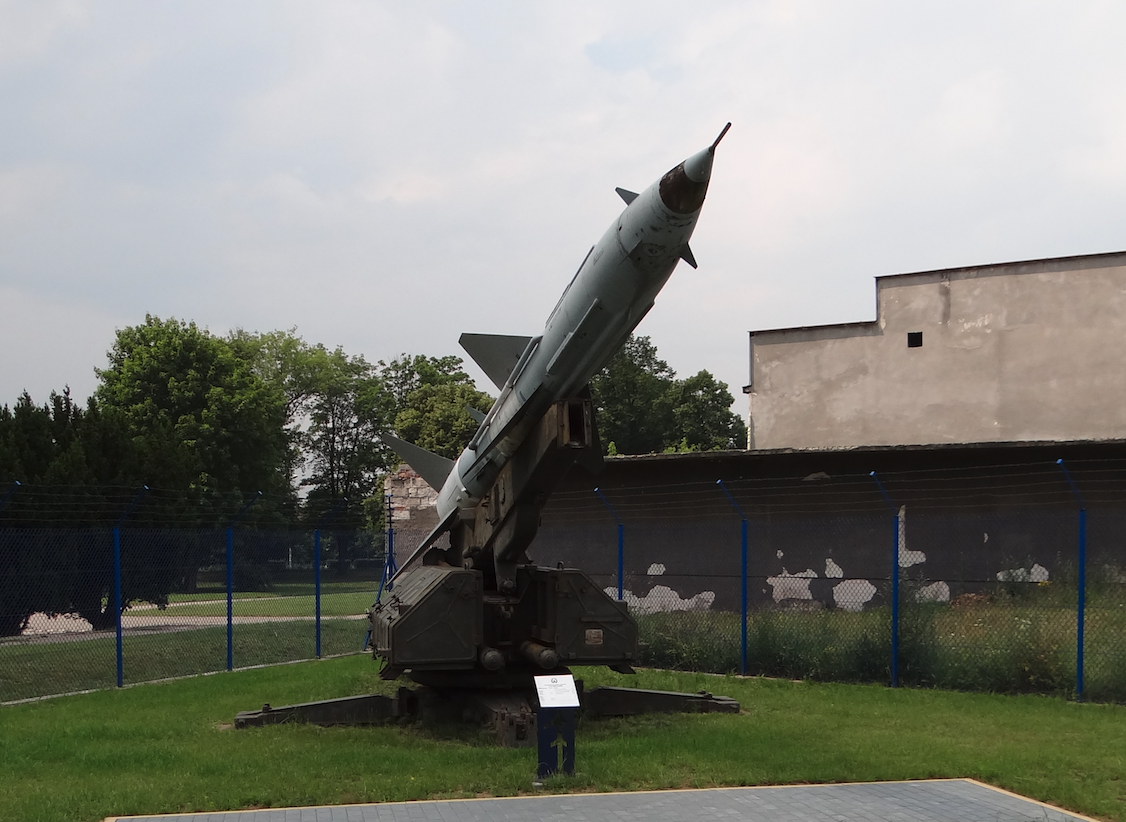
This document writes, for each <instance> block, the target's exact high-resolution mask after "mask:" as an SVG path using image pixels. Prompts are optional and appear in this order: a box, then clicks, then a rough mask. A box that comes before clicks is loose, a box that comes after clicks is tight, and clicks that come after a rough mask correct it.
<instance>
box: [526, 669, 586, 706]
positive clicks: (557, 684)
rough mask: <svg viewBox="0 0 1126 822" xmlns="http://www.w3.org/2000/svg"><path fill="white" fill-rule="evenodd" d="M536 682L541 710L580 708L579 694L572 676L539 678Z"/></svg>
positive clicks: (551, 675)
mask: <svg viewBox="0 0 1126 822" xmlns="http://www.w3.org/2000/svg"><path fill="white" fill-rule="evenodd" d="M535 680H536V695H537V696H539V698H540V707H541V708H577V707H579V692H578V690H576V688H575V678H574V677H573V676H571V675H570V674H549V675H547V676H537V677H536V678H535Z"/></svg>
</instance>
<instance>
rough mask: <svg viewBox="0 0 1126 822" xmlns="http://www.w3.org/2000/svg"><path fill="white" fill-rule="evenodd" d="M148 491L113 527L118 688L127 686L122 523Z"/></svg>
mask: <svg viewBox="0 0 1126 822" xmlns="http://www.w3.org/2000/svg"><path fill="white" fill-rule="evenodd" d="M148 490H149V487H148V486H147V485H142V486H141V490H140V491H139V492H138V494H137V496H135V497H133V501H132V502H131V503H129V507H128V508H126V509H125V513H123V514H122V515H121V517H120V518H119V519H118V520H117V524H116V525H114V526H113V604H114V608H115V610H116V612H117V614H116V618H115V619H114V622H115V624H116V629H117V630H116V633H117V687H118V688H120V687H121V686H122V685H124V684H125V655H124V653H123V648H122V644H121V610H122V609H121V604H122V603H121V523H123V522H124V521H125V518H126V517H127V516H129V514H130V513H132V511H133V509H134V508H136V507H137V503H138V502H140V501H141V497H143V496H144V495H145V492H146V491H148Z"/></svg>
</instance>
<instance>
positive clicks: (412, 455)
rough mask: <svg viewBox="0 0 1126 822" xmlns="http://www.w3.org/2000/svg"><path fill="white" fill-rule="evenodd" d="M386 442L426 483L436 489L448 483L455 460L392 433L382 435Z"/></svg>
mask: <svg viewBox="0 0 1126 822" xmlns="http://www.w3.org/2000/svg"><path fill="white" fill-rule="evenodd" d="M382 440H383V442H384V444H386V445H387V447H388V448H390V449H391V450H392V451H394V452H395V453H396V454H398V455H399V456H400V457H402V460H403V462H405V463H406V464H407V465H409V466H410V467H411V468H413V469H414V470H415V471H416V472H417V473H418V475H419V476H420V477H422V478H423V479H424V480H426V484H427V485H429V486H430V487H431V488H433V489H434V490H435V491H440V490H442V486H443V485H445V484H446V477H448V476H449V475H450V471H452V470H453V467H454V461H453V460H451V459H446V458H445V457H443V456H441V455H440V454H434V453H432V452H430V451H427V450H426V449H425V448H419V447H418V446H417V445H412V444H411V443H409V442H407V441H406V440H401V439H399V438H398V437H393V436H391V435H390V434H384V435H383V436H382Z"/></svg>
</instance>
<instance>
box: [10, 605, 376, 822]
mask: <svg viewBox="0 0 1126 822" xmlns="http://www.w3.org/2000/svg"><path fill="white" fill-rule="evenodd" d="M366 631H367V623H366V622H362V621H358V620H351V619H348V620H345V619H325V620H323V621H322V622H321V654H322V656H332V655H335V654H345V653H351V652H355V651H359V650H360V649H361V648H362V647H363V643H364V634H365V633H366ZM233 633H234V649H233V654H232V655H233V662H234V666H235V667H236V668H245V667H249V666H251V665H268V664H271V663H276V662H288V661H290V660H294V659H311V658H312V657H314V656H315V655H316V634H315V626H314V624H313V623H312V622H311V621H307V622H271V623H266V624H258V625H235V626H234V632H233ZM122 660H123V666H122V667H123V673H124V677H125V681H126V682H127V683H133V682H145V681H148V680H152V679H164V678H167V677H176V676H188V675H191V674H202V673H208V672H210V671H222V670H223V669H224V668H226V665H227V627H226V625H215V626H212V627H208V628H199V629H196V630H191V631H177V632H175V633H151V634H133V635H127V636H126V637H125V639H124V641H123V642H122ZM116 682H117V657H116V647H115V640H114V637H113V636H112V635H108V636H101V637H99V638H97V639H83V640H74V641H70V642H50V643H43V644H29V645H10V646H6V647H4V648H3V649H0V702H6V701H11V700H16V699H28V698H31V697H36V696H42V695H43V694H52V693H55V694H58V693H71V692H73V691H82V690H87V689H90V688H112V687H113V686H114V684H115V683H116ZM3 710H4V708H2V707H0V711H3ZM3 818H4V817H3V816H0V819H3Z"/></svg>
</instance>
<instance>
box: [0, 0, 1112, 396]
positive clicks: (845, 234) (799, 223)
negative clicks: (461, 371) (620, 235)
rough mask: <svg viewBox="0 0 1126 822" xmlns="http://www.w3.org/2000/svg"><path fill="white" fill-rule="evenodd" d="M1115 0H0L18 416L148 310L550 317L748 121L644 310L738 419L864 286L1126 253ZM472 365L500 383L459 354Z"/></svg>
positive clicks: (432, 346)
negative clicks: (753, 350)
mask: <svg viewBox="0 0 1126 822" xmlns="http://www.w3.org/2000/svg"><path fill="white" fill-rule="evenodd" d="M1123 31H1126V4H1123V3H1119V2H1085V1H1084V0H1072V2H1068V3H1059V2H1043V1H1042V0H1019V1H1017V0H1014V2H988V0H975V2H972V3H971V2H960V1H959V0H944V2H941V3H926V2H924V3H904V2H901V1H897V2H875V1H873V2H864V0H856V1H855V2H841V1H840V0H794V2H756V1H755V0H738V1H737V2H724V1H722V0H717V1H716V2H709V0H697V2H695V3H692V4H685V3H680V2H665V1H664V0H645V2H640V1H638V2H632V1H630V2H608V1H607V0H601V1H600V2H586V0H573V1H572V2H568V3H552V4H548V3H529V2H526V0H522V1H516V0H513V1H512V2H508V0H494V2H490V3H487V4H480V3H472V4H469V3H464V2H443V1H442V0H419V1H418V2H412V3H391V2H376V1H375V0H369V1H368V2H319V3H295V2H284V0H270V1H269V2H265V1H264V0H244V1H243V2H237V3H232V2H229V0H222V2H208V1H207V0H193V2H191V3H185V2H162V1H161V0H143V1H142V2H115V0H102V1H101V2H52V1H51V0H34V1H33V2H18V1H17V2H13V1H12V0H0V404H5V403H7V404H10V403H11V402H13V401H14V400H15V399H16V398H17V397H18V396H19V394H20V393H21V392H22V391H23V390H25V389H26V390H27V391H28V392H30V393H31V396H32V398H33V399H34V400H35V401H37V402H44V401H46V399H47V396H48V394H49V392H51V391H52V390H55V391H61V390H62V389H63V387H64V386H68V385H69V386H70V388H71V391H72V393H73V394H74V395H75V396H78V397H85V396H87V395H89V394H90V393H91V392H93V390H94V389H95V387H96V385H97V376H96V374H95V369H96V368H98V367H104V366H105V364H106V351H107V350H108V349H109V348H110V347H111V345H112V344H113V340H114V334H115V331H116V330H117V329H120V328H124V327H126V326H130V325H135V324H138V323H142V322H144V318H145V315H146V314H153V315H156V316H158V317H162V318H167V317H176V318H179V319H183V320H193V321H195V322H196V323H197V324H199V325H201V326H205V327H207V328H209V329H210V330H211V331H212V332H213V333H216V334H226V333H227V332H228V331H229V330H231V329H233V328H243V329H246V330H250V331H270V330H275V329H296V333H297V334H299V335H300V336H302V337H303V338H304V339H306V340H307V341H309V342H310V343H323V344H325V345H326V346H328V347H330V348H334V347H336V346H341V347H342V348H343V349H344V350H345V351H347V352H348V353H349V354H354V355H355V354H362V355H363V356H364V357H366V358H367V359H368V360H369V361H375V360H387V359H390V358H393V357H395V356H397V355H399V354H401V353H404V352H406V353H411V354H428V355H433V356H442V355H446V354H459V355H460V354H461V353H462V352H461V351H460V349H459V348H458V345H457V339H458V336H459V335H460V333H461V332H462V331H472V332H484V333H501V334H528V335H533V334H536V333H539V331H540V330H541V329H542V327H543V323H544V321H545V320H546V318H547V315H548V312H549V311H550V310H551V308H552V306H553V305H554V304H555V302H556V300H557V298H558V296H559V294H560V293H561V292H562V290H563V288H564V286H565V285H566V284H567V282H568V281H569V280H570V278H571V276H572V275H573V274H574V271H575V269H576V268H577V267H578V265H579V264H580V263H581V262H582V260H583V257H584V255H585V254H586V252H587V249H588V248H589V247H590V246H591V245H593V244H594V243H595V242H596V241H597V240H598V238H599V237H601V235H602V233H603V232H604V231H605V229H606V228H607V227H608V226H609V225H610V224H611V222H612V221H613V220H614V219H615V218H616V217H617V215H618V213H620V211H621V209H622V208H623V207H624V205H623V203H622V202H621V201H620V200H619V198H618V197H617V195H616V194H615V193H614V187H615V186H622V187H624V188H628V189H632V190H634V191H640V190H642V189H644V188H645V187H646V186H648V185H649V184H651V183H652V182H654V181H655V180H657V179H658V178H659V177H660V176H661V175H662V174H663V173H664V172H665V171H667V170H668V169H669V168H671V167H673V166H675V165H676V164H677V163H679V162H680V161H681V160H683V159H684V158H685V157H687V156H689V155H690V154H692V153H694V152H696V151H698V150H699V149H701V148H703V147H705V146H707V145H708V144H710V143H711V141H712V140H713V139H714V138H715V136H716V134H718V132H719V130H720V129H721V128H722V127H723V125H724V123H726V122H728V121H731V122H732V123H733V126H732V129H731V131H730V133H729V134H728V135H727V137H726V138H725V139H724V141H723V143H722V144H721V146H720V148H719V150H718V153H717V158H716V162H715V167H714V171H713V177H712V183H711V189H710V191H709V194H708V199H707V202H706V203H705V205H704V209H703V213H702V215H701V217H700V221H699V224H698V227H697V229H696V234H695V236H694V238H693V241H692V248H693V251H694V253H695V257H696V259H697V261H698V262H699V269H698V270H692V269H691V268H688V267H687V266H686V265H685V264H683V263H681V265H680V266H679V267H678V269H677V270H676V272H675V273H674V274H673V276H672V279H671V280H670V282H669V284H668V285H667V286H666V287H665V289H664V291H663V292H662V294H661V296H660V297H658V300H657V304H656V306H655V307H654V308H653V310H652V311H651V312H650V313H649V315H648V316H647V317H646V319H645V320H644V321H643V322H642V324H641V325H640V326H639V328H638V333H640V334H646V335H648V336H649V337H650V338H651V339H652V341H653V343H654V344H655V345H656V346H657V349H658V352H659V353H660V355H661V356H662V357H663V358H664V359H665V360H667V361H668V363H669V364H670V365H671V366H672V367H673V368H674V369H675V370H676V371H677V372H678V374H679V376H681V377H686V376H689V375H691V374H694V373H696V372H697V371H700V370H701V369H707V370H708V371H710V372H712V373H713V374H715V375H716V376H718V377H719V378H720V379H721V380H723V381H724V382H726V383H727V384H728V385H729V386H730V390H731V392H732V394H733V395H735V397H736V399H737V404H736V408H737V409H740V410H741V409H742V403H743V401H742V398H741V395H740V388H741V386H742V385H743V384H744V383H745V382H746V381H747V371H748V362H747V332H748V331H750V330H760V329H769V328H784V327H791V326H801V325H817V324H824V323H842V322H855V321H860V320H871V319H875V287H874V283H873V278H874V277H876V276H881V275H886V274H896V273H903V272H910V271H925V270H932V269H939V268H948V267H954V266H962V265H976V264H986V263H993V262H1004V261H1011V260H1026V259H1037V258H1043V257H1056V256H1068V255H1073V254H1089V253H1100V252H1108V251H1120V250H1123V249H1126V220H1124V216H1126V91H1124V89H1126V48H1123V47H1122V32H1123ZM470 371H471V373H472V374H473V376H474V377H475V378H477V381H478V384H479V386H480V387H482V388H484V389H486V390H493V389H492V386H491V384H490V383H489V382H488V380H487V379H486V378H485V377H484V375H483V373H482V372H481V371H479V370H477V369H476V368H475V367H471V368H470Z"/></svg>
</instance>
